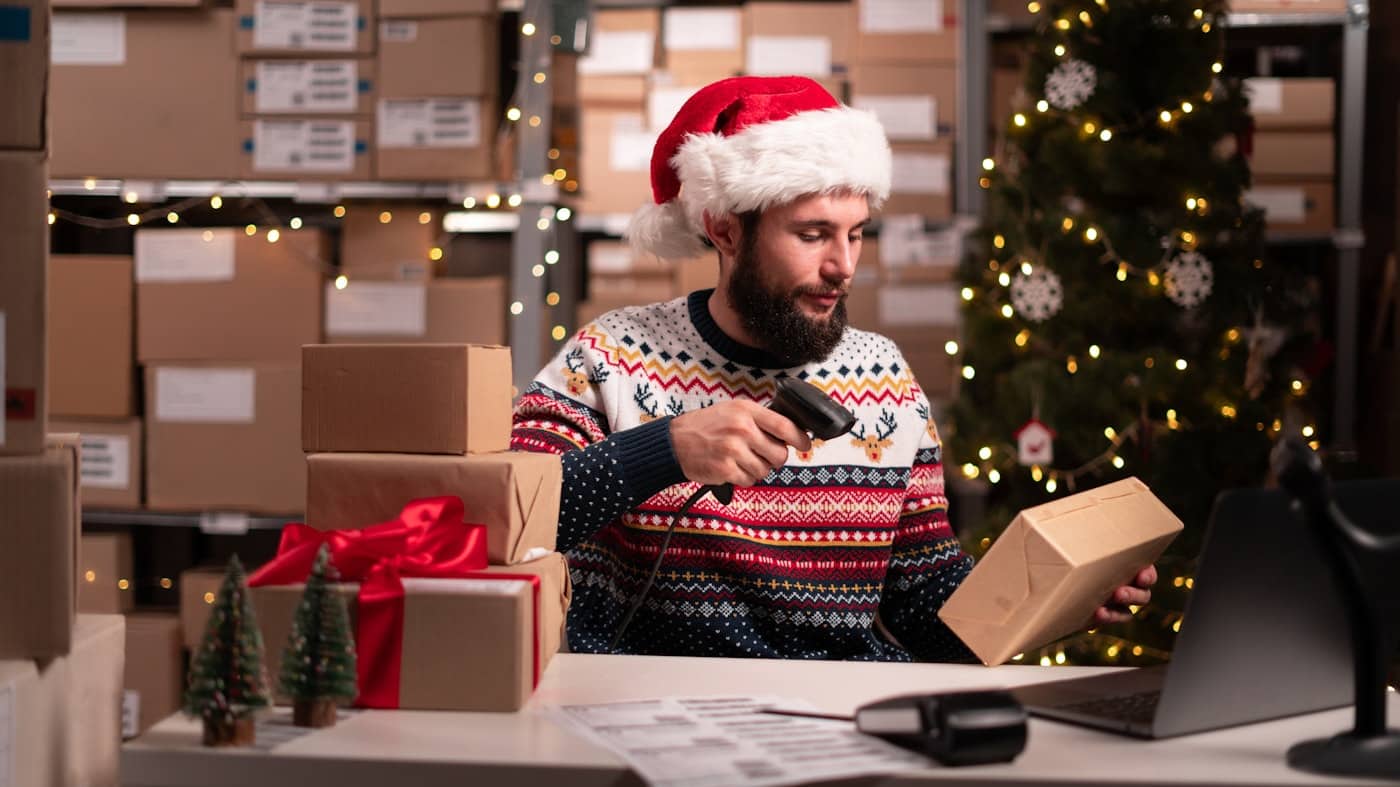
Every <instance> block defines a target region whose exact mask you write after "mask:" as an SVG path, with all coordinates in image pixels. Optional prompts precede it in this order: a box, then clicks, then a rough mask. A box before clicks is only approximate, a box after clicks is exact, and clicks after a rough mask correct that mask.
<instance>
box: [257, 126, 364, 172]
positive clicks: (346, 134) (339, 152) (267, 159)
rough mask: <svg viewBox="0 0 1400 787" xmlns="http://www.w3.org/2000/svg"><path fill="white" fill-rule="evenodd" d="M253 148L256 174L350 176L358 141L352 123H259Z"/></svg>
mask: <svg viewBox="0 0 1400 787" xmlns="http://www.w3.org/2000/svg"><path fill="white" fill-rule="evenodd" d="M252 146H253V169H254V171H258V172H307V173H316V172H325V173H338V174H347V173H350V172H352V171H354V169H355V158H356V155H355V154H356V152H357V146H358V141H357V140H356V139H355V124H354V122H352V121H337V120H257V121H254V122H253V140H252Z"/></svg>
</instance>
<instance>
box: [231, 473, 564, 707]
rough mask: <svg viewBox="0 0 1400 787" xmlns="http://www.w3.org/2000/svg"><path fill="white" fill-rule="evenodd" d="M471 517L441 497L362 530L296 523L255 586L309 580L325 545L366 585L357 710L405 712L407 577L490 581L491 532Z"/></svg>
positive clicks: (334, 560) (359, 628)
mask: <svg viewBox="0 0 1400 787" xmlns="http://www.w3.org/2000/svg"><path fill="white" fill-rule="evenodd" d="M464 513H465V512H464V509H463V506H462V501H461V499H459V498H456V497H433V498H427V499H423V500H415V501H414V502H412V503H409V504H408V505H407V506H405V507H404V509H403V511H402V512H401V513H400V514H399V517H398V519H396V520H394V521H392V522H384V523H381V524H377V525H370V526H369V527H366V528H363V529H360V530H329V531H321V530H315V529H313V528H310V527H307V526H306V525H303V524H289V525H287V526H286V527H284V528H283V529H282V541H281V543H280V544H279V545H278V547H277V556H276V557H275V558H273V559H272V560H271V561H269V562H268V563H267V564H266V565H264V566H263V567H262V568H260V569H258V570H257V571H256V572H254V573H253V575H252V576H251V577H249V579H248V584H249V585H250V586H252V587H258V586H261V585H294V584H298V583H302V582H305V581H306V578H307V576H308V575H310V573H311V566H312V563H313V562H314V561H315V560H316V553H317V552H318V551H320V549H321V545H322V544H328V545H330V551H331V564H332V565H334V566H335V567H336V570H338V571H339V572H340V577H341V579H343V580H345V581H347V582H359V583H360V591H359V598H358V603H359V621H358V623H357V625H356V636H355V641H356V647H357V649H358V651H359V662H358V673H359V675H358V677H359V683H360V696H359V699H358V700H357V701H356V704H357V705H359V706H361V707H366V708H397V707H399V675H400V673H401V669H402V666H403V622H404V604H403V600H404V589H403V582H402V578H403V577H424V578H438V579H441V578H447V579H471V578H479V577H482V576H483V575H481V574H479V573H477V572H478V570H479V569H482V568H485V567H486V528H485V527H483V526H482V525H469V524H467V523H466V522H464V521H463V514H464ZM490 578H492V579H506V578H523V577H506V576H499V575H490ZM536 596H538V591H537V592H536ZM537 658H538V657H537ZM536 669H537V670H538V663H537V664H536ZM536 678H537V679H538V672H536Z"/></svg>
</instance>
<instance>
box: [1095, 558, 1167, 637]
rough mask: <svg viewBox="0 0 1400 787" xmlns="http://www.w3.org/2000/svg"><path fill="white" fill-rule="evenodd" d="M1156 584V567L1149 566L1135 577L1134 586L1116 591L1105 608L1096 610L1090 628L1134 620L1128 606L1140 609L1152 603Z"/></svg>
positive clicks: (1105, 603)
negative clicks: (1133, 605) (1135, 606)
mask: <svg viewBox="0 0 1400 787" xmlns="http://www.w3.org/2000/svg"><path fill="white" fill-rule="evenodd" d="M1155 584H1157V567H1156V566H1148V567H1147V568H1144V569H1143V570H1141V571H1139V572H1138V573H1137V576H1135V577H1133V581H1132V584H1129V585H1123V586H1122V587H1119V588H1117V589H1115V590H1114V591H1113V594H1112V595H1110V596H1109V597H1108V600H1107V601H1105V602H1104V604H1103V606H1101V607H1099V608H1098V609H1096V610H1094V617H1093V618H1092V619H1090V621H1089V625H1088V628H1093V627H1095V626H1104V625H1107V624H1109V623H1125V622H1127V621H1129V620H1132V618H1133V613H1132V611H1131V610H1129V609H1128V605H1129V604H1135V605H1137V606H1139V607H1140V606H1142V605H1144V604H1146V603H1147V602H1149V601H1151V600H1152V590H1151V587H1152V586H1153V585H1155Z"/></svg>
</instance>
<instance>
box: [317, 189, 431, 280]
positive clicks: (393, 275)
mask: <svg viewBox="0 0 1400 787" xmlns="http://www.w3.org/2000/svg"><path fill="white" fill-rule="evenodd" d="M442 235H443V232H442V215H441V212H440V210H438V208H437V207H436V206H432V207H430V206H427V205H424V206H421V207H417V208H415V206H413V205H405V204H403V203H398V204H394V203H365V204H358V203H357V204H353V205H349V206H347V207H346V212H345V217H344V218H343V219H342V220H341V222H340V270H341V272H342V273H344V274H345V275H346V276H348V277H349V278H350V279H351V280H352V281H356V282H359V281H379V280H386V281H395V280H402V281H423V280H426V279H431V278H433V277H434V275H435V274H436V270H437V268H438V262H439V261H440V260H441V259H442V257H443V254H444V252H443V249H442V247H440V246H439V245H438V243H439V240H440V238H441V236H442ZM443 242H445V241H443ZM434 250H436V252H435V251H434Z"/></svg>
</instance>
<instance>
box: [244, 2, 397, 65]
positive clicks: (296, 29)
mask: <svg viewBox="0 0 1400 787" xmlns="http://www.w3.org/2000/svg"><path fill="white" fill-rule="evenodd" d="M234 10H235V12H236V13H237V14H238V34H237V35H236V36H234V42H235V47H236V50H237V52H238V54H240V55H296V56H317V55H347V54H364V55H372V54H374V23H375V17H374V3H373V2H372V0H280V1H279V2H267V1H266V0H237V2H236V3H234Z"/></svg>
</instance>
